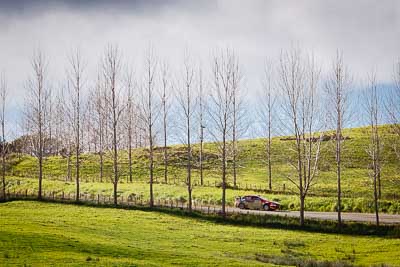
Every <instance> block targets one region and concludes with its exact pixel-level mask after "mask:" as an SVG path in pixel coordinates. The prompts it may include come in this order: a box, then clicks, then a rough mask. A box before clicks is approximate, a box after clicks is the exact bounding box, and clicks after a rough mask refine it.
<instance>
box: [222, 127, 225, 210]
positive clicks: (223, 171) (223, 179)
mask: <svg viewBox="0 0 400 267" xmlns="http://www.w3.org/2000/svg"><path fill="white" fill-rule="evenodd" d="M225 199H226V130H224V133H223V135H222V201H221V202H222V216H224V217H225V216H226V212H225Z"/></svg>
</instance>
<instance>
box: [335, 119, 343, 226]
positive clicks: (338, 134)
mask: <svg viewBox="0 0 400 267" xmlns="http://www.w3.org/2000/svg"><path fill="white" fill-rule="evenodd" d="M340 120H341V118H340V116H339V118H338V124H337V129H336V166H337V170H336V174H337V212H338V214H337V215H338V223H339V227H340V228H341V227H342V214H341V212H342V202H341V200H342V199H341V197H342V190H341V137H342V132H341V123H340Z"/></svg>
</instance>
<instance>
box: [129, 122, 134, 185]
mask: <svg viewBox="0 0 400 267" xmlns="http://www.w3.org/2000/svg"><path fill="white" fill-rule="evenodd" d="M128 139H129V141H128V142H129V144H128V164H129V182H131V183H132V182H133V175H132V171H133V170H132V133H131V130H129V137H128Z"/></svg>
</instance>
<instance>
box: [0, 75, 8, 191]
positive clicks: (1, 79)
mask: <svg viewBox="0 0 400 267" xmlns="http://www.w3.org/2000/svg"><path fill="white" fill-rule="evenodd" d="M6 104H7V81H6V77H5V75H4V73H2V74H1V75H0V124H1V181H2V190H1V192H2V194H1V196H2V199H6V156H7V150H8V147H7V143H6V133H5V130H6V120H5V115H6Z"/></svg>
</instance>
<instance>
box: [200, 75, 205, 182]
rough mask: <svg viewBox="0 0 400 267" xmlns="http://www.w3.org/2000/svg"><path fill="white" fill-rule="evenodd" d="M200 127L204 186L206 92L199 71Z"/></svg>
mask: <svg viewBox="0 0 400 267" xmlns="http://www.w3.org/2000/svg"><path fill="white" fill-rule="evenodd" d="M199 125H200V151H199V169H200V184H201V185H203V184H204V171H203V160H204V152H203V150H204V128H205V126H204V90H203V73H202V70H201V69H199Z"/></svg>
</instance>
